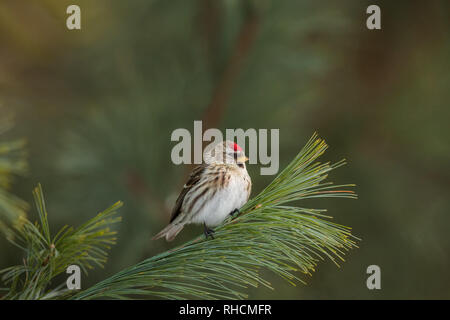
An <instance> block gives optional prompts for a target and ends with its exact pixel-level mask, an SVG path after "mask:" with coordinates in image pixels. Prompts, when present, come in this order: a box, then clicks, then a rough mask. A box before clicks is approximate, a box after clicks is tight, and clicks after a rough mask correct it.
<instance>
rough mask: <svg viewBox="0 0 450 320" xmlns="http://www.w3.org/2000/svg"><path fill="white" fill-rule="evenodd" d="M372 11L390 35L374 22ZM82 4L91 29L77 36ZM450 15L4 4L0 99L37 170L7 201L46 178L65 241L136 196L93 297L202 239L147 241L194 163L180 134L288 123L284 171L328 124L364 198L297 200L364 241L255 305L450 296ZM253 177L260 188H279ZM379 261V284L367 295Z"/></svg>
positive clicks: (339, 174) (357, 8) (398, 8)
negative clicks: (70, 9)
mask: <svg viewBox="0 0 450 320" xmlns="http://www.w3.org/2000/svg"><path fill="white" fill-rule="evenodd" d="M374 3H376V4H378V5H379V6H380V7H381V19H382V30H378V31H371V30H368V29H367V28H366V18H367V14H366V8H367V6H368V5H370V4H374ZM70 4H78V5H79V6H80V7H81V15H82V29H81V30H79V31H76V30H74V31H69V30H67V28H66V17H67V14H66V8H67V6H68V5H70ZM449 13H450V2H448V1H445V0H443V1H427V2H425V1H406V0H404V1H356V0H355V1H331V0H330V1H320V2H319V1H312V0H311V1H306V0H305V1H303V0H297V1H269V0H262V1H239V0H223V1H211V0H196V1H186V0H175V1H156V0H154V1H150V0H130V1H119V0H116V1H113V0H96V1H88V0H85V1H65V0H20V1H19V0H2V1H1V2H0V104H1V105H2V106H3V107H4V108H5V109H6V110H8V111H13V112H14V113H15V115H16V127H15V129H14V131H13V132H12V133H11V134H10V135H11V136H13V137H25V138H26V139H27V140H28V150H29V162H30V170H29V174H28V175H27V176H26V177H23V178H19V179H17V181H16V183H15V184H14V186H13V189H12V192H13V193H14V194H16V195H19V196H20V197H22V198H23V199H25V200H27V201H28V202H29V203H32V196H31V190H32V188H33V187H34V186H35V185H36V184H37V183H38V182H41V183H42V185H43V187H44V192H45V195H46V199H47V204H48V211H49V219H50V224H51V228H52V230H53V231H54V232H55V231H56V230H58V229H59V228H60V227H62V226H63V225H65V224H69V225H75V226H77V225H79V224H81V223H82V222H84V221H85V220H87V219H88V218H90V217H92V216H94V215H95V214H96V213H97V212H98V211H100V210H102V209H105V208H106V207H108V206H109V205H111V204H112V203H114V202H115V201H117V200H123V201H124V202H125V207H124V208H123V209H122V210H121V214H122V216H123V223H122V224H121V226H120V229H119V230H118V231H119V240H118V244H117V245H116V246H115V247H114V248H113V250H112V252H111V255H110V259H109V261H108V263H107V266H106V267H105V269H96V270H94V271H92V272H90V273H89V275H88V276H87V277H86V276H84V277H83V280H82V286H83V287H84V288H86V287H87V286H89V285H90V284H92V283H95V282H97V281H99V280H101V279H104V278H106V277H107V276H108V275H112V274H113V273H114V272H117V271H119V270H120V269H122V268H124V267H126V266H129V265H132V264H135V263H136V262H138V261H140V260H142V259H143V258H145V257H148V256H151V255H154V254H155V253H157V252H161V251H163V250H166V249H168V248H171V247H173V246H174V245H176V244H180V243H182V242H184V241H186V240H187V239H190V238H191V237H192V236H194V235H196V234H198V233H199V232H200V231H201V228H200V227H198V228H197V227H189V228H187V229H186V230H185V231H183V233H181V234H180V236H179V237H178V238H177V239H176V241H175V242H174V243H170V244H167V243H165V242H164V241H157V242H152V241H151V240H150V238H151V236H153V235H154V234H155V233H156V232H157V231H159V230H160V229H161V228H162V227H163V226H164V225H165V224H166V223H167V221H168V219H169V214H170V210H171V206H172V204H173V203H174V199H175V198H176V196H177V193H178V191H179V190H180V187H181V186H182V184H183V183H184V181H183V179H184V178H185V177H186V173H187V170H188V168H187V166H176V165H174V164H172V162H171V160H170V151H171V148H172V147H173V146H174V145H175V143H172V142H171V141H170V134H171V132H172V131H173V130H174V129H176V128H187V129H188V130H190V131H191V132H192V130H193V121H194V120H204V122H205V123H206V125H207V126H211V127H217V128H219V129H222V130H224V129H225V128H244V129H247V128H256V129H258V128H268V129H271V128H279V129H280V168H283V167H284V166H285V165H286V164H287V163H288V162H289V161H290V160H291V159H292V158H293V157H294V156H295V155H296V154H297V153H298V151H299V150H300V149H301V147H302V146H303V145H304V143H305V142H306V141H307V140H308V138H309V137H310V136H311V135H312V133H313V132H314V131H316V130H317V131H318V133H319V135H320V136H321V137H323V138H325V140H326V141H327V142H328V144H329V145H330V149H329V150H328V152H327V153H326V154H325V155H324V156H323V158H322V161H325V160H332V161H337V160H340V159H341V158H343V157H345V158H346V159H348V162H349V164H348V165H347V166H345V167H344V168H341V169H338V170H337V171H336V172H333V173H332V174H331V177H330V178H331V181H334V182H336V183H356V184H357V185H358V186H357V188H356V191H357V193H358V194H359V197H360V198H359V200H357V201H354V200H342V199H331V200H326V201H325V200H322V199H317V200H315V201H308V202H307V203H302V206H309V207H312V208H327V209H329V211H328V213H329V214H330V215H332V216H334V220H335V221H336V222H338V223H341V224H344V225H348V226H351V227H353V231H354V234H355V235H357V236H358V237H360V238H362V241H361V242H360V243H359V246H360V248H359V249H356V250H353V251H351V252H349V254H348V255H347V259H346V260H347V261H346V262H345V263H343V264H342V265H341V267H340V268H336V266H335V265H334V264H333V263H332V262H331V261H324V262H323V263H320V264H319V267H318V270H317V272H316V273H315V274H314V276H313V277H312V278H308V279H307V282H308V285H307V286H303V285H298V286H297V287H292V286H290V285H288V284H287V283H286V282H284V281H282V280H281V279H278V278H276V277H275V276H272V275H267V277H268V278H269V279H270V280H271V281H272V282H273V284H274V286H275V288H276V290H274V291H271V290H269V289H265V288H259V289H251V290H250V297H251V298H253V299H325V298H328V299H353V298H361V299H380V298H384V299H392V298H404V299H416V298H425V299H431V298H446V299H449V298H450V286H449V284H450V273H449V272H448V270H449V267H450V239H449V231H450V230H449V225H450V211H449V210H450V197H449V194H450V193H449V191H450V179H449V177H450V170H449V166H448V164H449V160H450V144H449V136H450V128H449V125H448V120H449V118H450V112H449V102H450V90H449V89H450V73H449V70H450V62H449V61H450V19H449V18H450V17H449ZM0 116H1V115H0ZM249 172H250V175H251V176H252V179H253V182H254V189H253V195H255V194H256V193H257V192H259V191H261V190H262V188H263V187H264V186H265V185H266V184H267V183H268V182H269V181H271V179H273V177H272V176H260V175H259V165H251V166H250V168H249ZM29 216H30V217H31V218H32V219H33V220H34V219H35V217H36V212H35V210H34V208H33V209H31V210H30V213H29ZM0 252H1V253H0V268H4V267H7V266H10V265H13V264H18V263H21V256H20V253H19V252H18V250H16V248H14V247H12V246H11V245H10V244H9V243H8V242H6V240H4V239H3V238H2V239H0ZM372 264H376V265H379V266H380V267H381V273H382V278H381V279H382V280H381V281H382V283H381V285H382V289H381V290H372V291H371V290H368V289H367V287H366V278H367V274H366V268H367V267H368V266H369V265H372Z"/></svg>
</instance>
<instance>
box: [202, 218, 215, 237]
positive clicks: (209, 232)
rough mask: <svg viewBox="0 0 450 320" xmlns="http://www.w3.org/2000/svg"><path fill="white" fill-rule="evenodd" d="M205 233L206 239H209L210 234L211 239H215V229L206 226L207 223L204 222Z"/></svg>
mask: <svg viewBox="0 0 450 320" xmlns="http://www.w3.org/2000/svg"><path fill="white" fill-rule="evenodd" d="M203 233H204V234H205V237H206V239H208V236H210V237H211V239H214V230H213V229H210V228H208V227H207V226H206V223H204V222H203Z"/></svg>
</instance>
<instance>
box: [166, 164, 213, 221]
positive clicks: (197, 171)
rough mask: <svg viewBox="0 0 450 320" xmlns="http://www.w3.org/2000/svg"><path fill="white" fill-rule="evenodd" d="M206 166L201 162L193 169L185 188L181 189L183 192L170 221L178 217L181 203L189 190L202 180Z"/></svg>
mask: <svg viewBox="0 0 450 320" xmlns="http://www.w3.org/2000/svg"><path fill="white" fill-rule="evenodd" d="M206 166H207V165H206V164H201V165H199V166H197V167H195V168H194V170H192V172H191V174H190V175H189V178H188V181H187V182H186V184H185V185H184V187H183V190H181V193H180V195H179V196H178V198H177V201H176V202H175V206H174V207H173V210H172V215H171V217H170V222H172V221H173V220H175V219H176V217H178V215H179V214H180V212H181V211H180V209H181V205H182V204H183V200H184V197H185V196H186V194H187V193H188V192H189V190H191V188H192V187H193V186H195V184H196V183H198V182H199V181H200V178H201V176H202V173H203V171H204V170H205V168H206Z"/></svg>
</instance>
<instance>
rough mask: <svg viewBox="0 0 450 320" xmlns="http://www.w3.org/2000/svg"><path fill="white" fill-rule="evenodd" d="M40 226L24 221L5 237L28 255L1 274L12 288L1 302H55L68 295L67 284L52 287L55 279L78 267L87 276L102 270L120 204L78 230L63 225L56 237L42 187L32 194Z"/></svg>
mask: <svg viewBox="0 0 450 320" xmlns="http://www.w3.org/2000/svg"><path fill="white" fill-rule="evenodd" d="M33 195H34V199H35V205H36V208H37V211H38V214H39V223H37V222H36V223H34V224H33V223H32V222H30V221H29V220H28V219H26V218H22V225H21V226H20V227H15V228H14V229H13V230H11V229H10V230H7V232H6V233H5V235H6V238H7V239H8V241H10V242H11V243H12V244H14V245H15V246H16V247H18V248H19V249H21V250H22V251H23V252H24V253H25V258H23V264H22V265H17V266H13V267H9V268H6V269H3V270H1V271H0V275H2V277H1V280H2V281H3V282H4V283H5V284H7V285H9V286H10V287H9V288H7V289H6V288H3V290H2V291H6V294H5V295H4V296H3V297H1V296H0V298H2V299H20V300H27V299H32V300H37V299H56V298H62V297H63V296H64V295H66V294H69V293H70V291H69V290H67V287H66V282H65V281H63V282H62V283H61V284H60V285H58V286H56V287H53V288H50V285H51V284H52V281H54V278H55V277H56V276H57V275H59V274H61V273H63V272H64V271H66V269H67V267H68V266H69V265H72V264H76V265H78V266H79V267H81V268H82V269H83V270H84V272H85V273H87V269H92V268H93V265H96V266H99V267H102V266H103V264H104V263H105V262H106V257H107V255H108V253H107V250H108V249H110V247H111V245H113V244H114V243H115V241H116V238H115V234H116V232H115V231H111V230H110V227H111V226H112V225H114V224H115V223H117V222H119V221H120V220H121V218H120V217H117V209H119V208H120V207H121V206H122V203H121V202H117V203H116V204H114V205H113V206H111V207H110V208H108V209H106V210H105V211H103V212H101V213H99V214H97V215H96V216H95V217H94V218H92V219H90V220H89V221H87V222H86V223H84V224H83V225H81V226H80V227H78V228H76V229H75V228H72V227H68V226H67V225H66V226H64V227H63V228H62V229H61V230H59V231H58V232H57V233H56V235H55V236H52V233H51V231H50V226H49V221H48V217H47V215H48V214H47V209H46V204H45V201H44V195H43V193H42V188H41V185H38V186H37V187H36V188H35V189H34V191H33Z"/></svg>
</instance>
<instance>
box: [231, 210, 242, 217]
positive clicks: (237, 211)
mask: <svg viewBox="0 0 450 320" xmlns="http://www.w3.org/2000/svg"><path fill="white" fill-rule="evenodd" d="M240 213H241V211H239V209H238V208H236V209H234V210H233V211H231V212H230V216H232V217H234V216H237V215H239V214H240Z"/></svg>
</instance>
